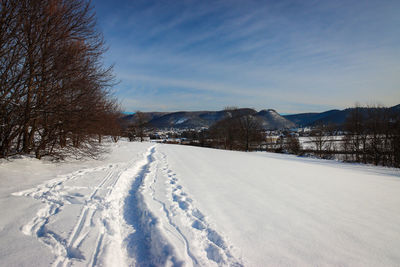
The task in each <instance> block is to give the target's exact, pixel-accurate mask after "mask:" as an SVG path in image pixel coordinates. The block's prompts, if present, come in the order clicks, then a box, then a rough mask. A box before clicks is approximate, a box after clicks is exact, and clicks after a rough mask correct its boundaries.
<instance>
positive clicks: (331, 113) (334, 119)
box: [283, 104, 400, 127]
mask: <svg viewBox="0 0 400 267" xmlns="http://www.w3.org/2000/svg"><path fill="white" fill-rule="evenodd" d="M360 109H361V112H362V113H365V114H367V113H368V110H369V109H370V108H368V107H360ZM388 109H389V110H391V111H392V112H395V113H399V114H400V104H399V105H396V106H393V107H389V108H388ZM352 110H354V108H346V109H343V110H338V109H332V110H328V111H324V112H319V113H318V112H314V113H299V114H291V115H284V116H283V117H284V118H286V119H288V120H290V121H291V122H293V123H295V124H296V125H297V126H298V127H306V126H313V125H315V124H319V123H322V124H336V125H341V124H343V123H344V122H345V121H346V118H347V116H348V115H349V114H350V112H351V111H352Z"/></svg>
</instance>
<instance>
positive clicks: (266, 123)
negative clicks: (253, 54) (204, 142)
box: [123, 104, 400, 130]
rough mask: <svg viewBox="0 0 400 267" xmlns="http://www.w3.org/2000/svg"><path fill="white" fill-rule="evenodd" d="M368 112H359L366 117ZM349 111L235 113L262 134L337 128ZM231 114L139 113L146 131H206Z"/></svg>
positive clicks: (133, 117) (129, 118)
mask: <svg viewBox="0 0 400 267" xmlns="http://www.w3.org/2000/svg"><path fill="white" fill-rule="evenodd" d="M368 109H369V108H361V110H362V112H365V113H367V112H368ZM389 109H390V110H392V111H393V112H397V113H399V114H400V104H399V105H396V106H393V107H390V108H389ZM352 110H353V108H347V109H344V110H339V109H333V110H328V111H324V112H310V113H299V114H291V115H284V116H282V115H280V114H279V113H278V112H276V111H275V110H273V109H263V110H261V111H259V112H257V111H256V110H254V109H251V108H240V109H237V110H235V113H236V114H240V115H239V116H245V115H250V116H253V117H255V118H257V119H258V120H259V121H260V123H261V125H262V127H263V128H264V129H266V130H276V129H278V130H280V129H289V128H295V127H307V126H313V125H315V124H319V123H322V124H328V123H329V124H331V123H333V124H337V125H341V124H343V123H344V122H345V120H346V117H347V116H348V115H349V114H350V112H351V111H352ZM231 112H232V110H220V111H178V112H142V115H143V117H144V120H145V121H146V122H147V125H148V126H149V127H153V128H157V129H169V128H175V129H199V128H208V127H210V126H211V125H213V124H214V123H216V122H218V121H220V120H222V119H224V118H228V117H230V116H232V114H231ZM123 119H124V120H125V121H126V122H128V123H133V122H134V121H135V120H137V115H136V114H132V115H127V116H125V117H124V118H123Z"/></svg>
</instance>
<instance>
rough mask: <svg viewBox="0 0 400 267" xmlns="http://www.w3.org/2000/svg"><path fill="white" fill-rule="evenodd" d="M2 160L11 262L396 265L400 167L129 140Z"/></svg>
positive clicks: (1, 203) (0, 190)
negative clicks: (79, 152) (79, 151)
mask: <svg viewBox="0 0 400 267" xmlns="http://www.w3.org/2000/svg"><path fill="white" fill-rule="evenodd" d="M109 150H110V153H109V154H107V155H106V156H105V157H104V158H103V159H100V160H83V161H70V162H63V163H57V164H55V163H50V162H46V161H38V160H36V159H32V158H27V157H24V158H20V159H13V160H11V161H3V162H1V163H0V208H1V211H2V213H3V214H6V216H4V215H3V216H1V217H0V248H1V249H0V262H1V265H3V266H32V265H34V266H50V265H53V266H70V265H72V266H81V265H85V266H88V265H90V266H132V265H138V266H149V265H153V266H164V265H167V266H171V265H172V266H181V265H185V266H266V265H269V266H288V265H290V266H298V265H313V266H325V265H335V266H339V265H340V266H397V265H398V264H399V262H400V253H399V252H398V247H400V212H399V211H400V210H399V209H400V208H399V207H400V194H399V192H400V171H399V170H398V169H390V168H383V167H373V166H365V165H359V164H345V163H339V162H336V161H326V160H318V159H309V158H300V157H295V156H291V155H282V154H272V153H265V152H262V153H261V152H255V153H245V152H233V151H223V150H215V149H206V148H198V147H189V146H180V145H167V144H155V143H137V142H132V143H129V142H124V141H121V142H119V143H117V144H111V145H110V147H109Z"/></svg>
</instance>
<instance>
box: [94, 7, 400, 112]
mask: <svg viewBox="0 0 400 267" xmlns="http://www.w3.org/2000/svg"><path fill="white" fill-rule="evenodd" d="M108 3H109V2H108V1H99V2H97V1H96V8H97V10H98V13H99V22H100V25H101V27H102V29H103V30H104V31H105V37H106V40H107V41H108V43H109V46H110V51H109V52H108V54H107V58H106V61H107V62H109V63H116V74H117V77H118V78H119V79H120V80H121V81H122V82H121V84H120V86H119V88H118V89H119V91H118V96H119V97H120V98H121V99H125V100H124V101H123V103H124V107H125V109H126V110H136V109H138V108H139V107H140V109H143V110H144V109H146V110H168V109H170V110H177V109H192V110H193V107H200V108H201V109H218V108H222V107H223V106H225V105H231V104H235V105H238V106H252V107H255V108H269V107H273V108H276V109H278V110H279V111H281V112H296V111H307V110H315V109H324V107H325V108H331V107H338V108H342V107H346V106H349V105H352V104H354V102H356V101H358V102H361V103H369V102H380V103H382V104H386V105H392V104H397V103H398V102H400V93H399V92H400V90H399V88H398V84H400V78H399V76H398V73H399V70H400V63H399V62H400V46H399V43H400V34H399V33H400V30H399V29H400V17H399V16H398V14H397V10H399V9H400V2H398V1H355V0H349V1H344V0H343V1H329V2H327V1H297V0H292V1H144V0H138V1H126V2H125V1H121V2H120V3H113V4H112V7H110V4H108ZM179 92H180V94H179ZM194 96H195V97H194ZM135 99H136V100H135ZM138 100H140V101H138ZM163 103H164V104H163Z"/></svg>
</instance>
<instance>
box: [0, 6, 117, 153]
mask: <svg viewBox="0 0 400 267" xmlns="http://www.w3.org/2000/svg"><path fill="white" fill-rule="evenodd" d="M0 5H1V6H0V8H1V10H0V120H1V121H0V157H7V156H10V155H15V154H30V153H34V154H35V156H36V157H37V158H41V157H43V156H45V155H53V156H60V157H61V156H62V155H65V154H66V153H68V152H71V151H75V152H80V153H82V152H83V153H94V152H95V151H97V150H96V149H95V148H96V144H95V142H99V141H100V142H101V138H102V135H113V136H118V135H119V125H118V121H117V120H118V118H119V116H120V113H119V107H118V103H117V101H116V100H115V99H114V98H113V97H112V95H111V93H110V89H111V86H112V85H114V84H115V80H114V76H113V73H112V67H104V66H103V62H102V55H103V54H104V52H105V45H104V40H103V37H102V35H101V33H100V32H98V31H97V29H96V23H95V16H94V12H93V10H92V8H91V6H90V2H88V1H85V0H68V1H67V0H2V1H1V4H0Z"/></svg>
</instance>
